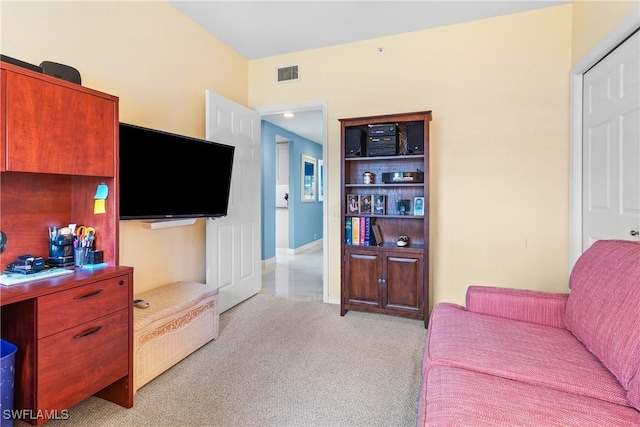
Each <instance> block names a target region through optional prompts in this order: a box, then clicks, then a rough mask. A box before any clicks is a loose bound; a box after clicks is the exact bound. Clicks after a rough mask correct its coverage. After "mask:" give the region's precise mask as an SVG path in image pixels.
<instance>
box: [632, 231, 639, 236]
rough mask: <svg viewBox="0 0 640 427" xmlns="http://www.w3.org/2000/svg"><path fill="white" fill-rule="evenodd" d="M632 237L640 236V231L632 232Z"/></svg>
mask: <svg viewBox="0 0 640 427" xmlns="http://www.w3.org/2000/svg"><path fill="white" fill-rule="evenodd" d="M631 235H632V236H634V237H635V236H640V231H638V230H631Z"/></svg>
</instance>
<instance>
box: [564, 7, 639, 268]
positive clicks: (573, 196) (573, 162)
mask: <svg viewBox="0 0 640 427" xmlns="http://www.w3.org/2000/svg"><path fill="white" fill-rule="evenodd" d="M638 29H640V17H639V16H638V14H637V13H636V12H634V13H632V14H631V15H630V16H629V17H627V18H626V19H625V20H624V21H622V22H621V23H620V24H619V25H618V26H617V27H616V28H614V29H613V30H612V31H611V32H610V33H609V34H607V36H606V37H605V38H604V39H602V40H601V41H600V42H599V43H598V44H597V45H596V46H595V47H593V48H592V49H591V50H590V51H589V52H588V53H587V54H586V55H585V56H583V57H582V59H580V61H578V62H577V63H576V64H575V65H574V66H573V67H572V68H571V71H570V79H571V82H570V129H569V138H570V145H569V266H568V267H569V271H571V269H572V268H573V265H574V264H575V262H576V261H577V260H578V258H579V257H580V255H581V254H582V172H583V171H582V136H583V135H582V123H583V122H582V103H583V101H584V99H583V96H582V91H583V82H584V74H585V73H586V72H587V71H588V70H589V69H590V68H591V67H593V66H594V65H596V64H597V63H598V62H599V61H600V60H601V59H602V58H604V57H605V56H607V55H608V54H609V53H610V52H611V51H613V50H614V49H615V48H616V47H617V46H618V45H619V44H620V43H622V42H623V41H624V40H625V39H626V38H627V37H629V36H630V35H631V34H633V33H634V32H635V31H636V30H638Z"/></svg>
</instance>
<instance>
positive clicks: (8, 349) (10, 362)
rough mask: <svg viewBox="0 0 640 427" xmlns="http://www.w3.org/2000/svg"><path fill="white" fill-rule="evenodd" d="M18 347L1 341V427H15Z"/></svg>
mask: <svg viewBox="0 0 640 427" xmlns="http://www.w3.org/2000/svg"><path fill="white" fill-rule="evenodd" d="M16 351H18V347H16V346H15V345H13V344H11V343H10V342H9V341H5V340H3V339H0V379H1V384H0V420H2V423H1V424H0V426H1V427H13V417H12V414H11V411H13V382H14V378H15V364H16V363H15V362H16Z"/></svg>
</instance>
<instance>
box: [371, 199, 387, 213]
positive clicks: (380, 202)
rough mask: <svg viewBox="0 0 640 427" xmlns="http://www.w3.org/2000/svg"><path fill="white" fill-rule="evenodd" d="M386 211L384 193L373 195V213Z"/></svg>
mask: <svg viewBox="0 0 640 427" xmlns="http://www.w3.org/2000/svg"><path fill="white" fill-rule="evenodd" d="M385 212H386V196H385V195H384V194H374V195H373V214H374V215H384V214H385Z"/></svg>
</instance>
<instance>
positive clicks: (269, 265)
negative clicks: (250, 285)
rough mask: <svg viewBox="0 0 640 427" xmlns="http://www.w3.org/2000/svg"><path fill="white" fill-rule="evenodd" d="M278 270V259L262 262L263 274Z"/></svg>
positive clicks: (272, 258) (273, 258)
mask: <svg viewBox="0 0 640 427" xmlns="http://www.w3.org/2000/svg"><path fill="white" fill-rule="evenodd" d="M275 269H276V257H271V258H269V259H263V260H262V274H264V273H268V272H270V271H273V270H275Z"/></svg>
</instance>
